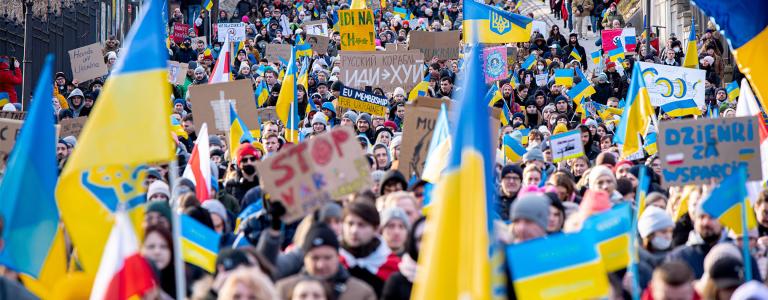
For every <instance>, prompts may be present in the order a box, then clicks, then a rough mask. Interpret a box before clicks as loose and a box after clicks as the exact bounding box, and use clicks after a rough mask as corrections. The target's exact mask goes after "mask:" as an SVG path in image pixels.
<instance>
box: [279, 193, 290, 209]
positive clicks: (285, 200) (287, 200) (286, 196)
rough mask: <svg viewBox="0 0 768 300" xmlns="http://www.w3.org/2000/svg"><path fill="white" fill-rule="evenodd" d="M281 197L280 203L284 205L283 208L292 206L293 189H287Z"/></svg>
mask: <svg viewBox="0 0 768 300" xmlns="http://www.w3.org/2000/svg"><path fill="white" fill-rule="evenodd" d="M281 196H282V199H280V201H283V203H285V206H288V207H291V206H293V189H288V190H287V191H285V192H283V194H282V195H281Z"/></svg>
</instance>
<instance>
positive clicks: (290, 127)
mask: <svg viewBox="0 0 768 300" xmlns="http://www.w3.org/2000/svg"><path fill="white" fill-rule="evenodd" d="M298 71H299V70H297V67H296V47H291V59H290V61H288V69H287V70H286V72H285V76H283V81H282V82H281V86H280V96H278V97H277V106H276V108H275V110H276V111H277V117H278V118H280V121H281V122H283V124H285V139H286V140H287V141H288V142H291V143H294V144H298V143H299V135H300V133H299V102H298V101H296V85H297V84H298V83H297V81H298Z"/></svg>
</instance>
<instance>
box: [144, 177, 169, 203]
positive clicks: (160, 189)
mask: <svg viewBox="0 0 768 300" xmlns="http://www.w3.org/2000/svg"><path fill="white" fill-rule="evenodd" d="M155 194H163V195H165V197H166V198H168V199H169V200H170V199H171V189H170V188H169V187H168V184H167V183H165V182H164V181H162V180H155V181H153V182H152V183H151V184H150V185H149V188H148V189H147V199H149V198H150V197H152V196H153V195H155Z"/></svg>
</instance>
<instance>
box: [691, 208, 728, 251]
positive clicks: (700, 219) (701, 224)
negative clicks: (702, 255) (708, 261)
mask: <svg viewBox="0 0 768 300" xmlns="http://www.w3.org/2000/svg"><path fill="white" fill-rule="evenodd" d="M691 197H692V196H691ZM692 217H693V231H695V232H696V233H697V234H699V236H701V238H702V239H703V240H704V242H705V243H707V244H709V245H714V244H715V243H717V242H718V241H719V240H720V236H721V235H722V232H723V225H722V224H720V221H719V220H717V218H714V217H712V216H710V215H709V214H708V213H706V212H705V211H704V210H703V209H702V208H701V203H699V205H697V207H696V208H695V210H694V212H693V215H692Z"/></svg>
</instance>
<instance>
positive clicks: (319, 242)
mask: <svg viewBox="0 0 768 300" xmlns="http://www.w3.org/2000/svg"><path fill="white" fill-rule="evenodd" d="M322 246H330V247H331V248H333V249H335V250H337V251H338V250H339V239H338V238H336V233H335V232H333V230H331V228H329V227H328V226H327V225H325V224H324V223H317V224H315V225H314V226H312V228H310V229H309V232H307V236H306V237H305V238H304V243H302V245H301V250H303V251H304V255H307V253H309V251H312V249H315V248H318V247H322Z"/></svg>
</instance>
